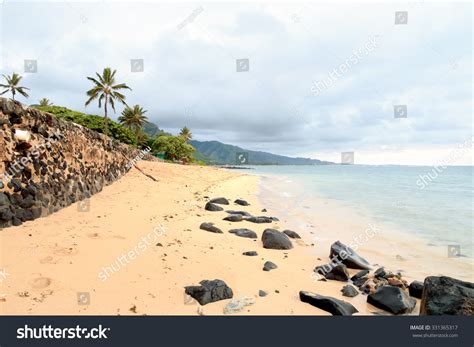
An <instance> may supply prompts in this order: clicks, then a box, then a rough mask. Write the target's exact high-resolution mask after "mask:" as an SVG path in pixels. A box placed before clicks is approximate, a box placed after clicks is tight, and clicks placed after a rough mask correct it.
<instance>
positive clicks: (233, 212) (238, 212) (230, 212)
mask: <svg viewBox="0 0 474 347" xmlns="http://www.w3.org/2000/svg"><path fill="white" fill-rule="evenodd" d="M226 212H227V213H228V214H240V215H241V216H244V217H252V215H251V214H250V213H248V212H246V211H234V210H227V211H226Z"/></svg>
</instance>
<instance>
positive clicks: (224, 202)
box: [209, 198, 229, 205]
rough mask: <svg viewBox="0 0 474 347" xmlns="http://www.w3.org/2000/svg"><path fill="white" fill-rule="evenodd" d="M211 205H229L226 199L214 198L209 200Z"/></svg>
mask: <svg viewBox="0 0 474 347" xmlns="http://www.w3.org/2000/svg"><path fill="white" fill-rule="evenodd" d="M209 202H210V203H211V204H219V205H229V200H227V199H226V198H214V199H211V200H209Z"/></svg>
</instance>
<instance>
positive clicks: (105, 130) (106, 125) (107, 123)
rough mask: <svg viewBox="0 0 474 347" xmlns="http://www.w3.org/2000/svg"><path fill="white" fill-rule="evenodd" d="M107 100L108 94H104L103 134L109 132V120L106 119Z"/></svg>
mask: <svg viewBox="0 0 474 347" xmlns="http://www.w3.org/2000/svg"><path fill="white" fill-rule="evenodd" d="M108 102H109V99H108V96H107V95H105V105H104V111H105V115H104V133H105V135H108V134H109V122H108V119H107V104H108Z"/></svg>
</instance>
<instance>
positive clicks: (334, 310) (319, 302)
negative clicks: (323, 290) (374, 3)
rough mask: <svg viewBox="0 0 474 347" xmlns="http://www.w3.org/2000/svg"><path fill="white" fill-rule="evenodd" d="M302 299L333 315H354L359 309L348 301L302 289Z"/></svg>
mask: <svg viewBox="0 0 474 347" xmlns="http://www.w3.org/2000/svg"><path fill="white" fill-rule="evenodd" d="M300 300H301V301H302V302H306V303H308V304H310V305H313V306H315V307H317V308H319V309H321V310H323V311H326V312H329V313H331V314H332V315H333V316H352V315H353V314H354V313H357V312H359V311H357V309H356V308H355V307H354V306H352V305H351V304H349V303H348V302H345V301H342V300H338V299H336V298H332V297H329V296H322V295H318V294H315V293H311V292H306V291H303V290H302V291H300Z"/></svg>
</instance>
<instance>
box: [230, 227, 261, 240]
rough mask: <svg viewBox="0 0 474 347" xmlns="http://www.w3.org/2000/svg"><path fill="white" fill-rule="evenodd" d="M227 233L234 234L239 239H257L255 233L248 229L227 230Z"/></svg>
mask: <svg viewBox="0 0 474 347" xmlns="http://www.w3.org/2000/svg"><path fill="white" fill-rule="evenodd" d="M229 233H231V234H235V235H237V236H240V237H247V238H249V239H256V238H257V233H256V232H255V231H253V230H250V229H245V228H242V229H231V230H229Z"/></svg>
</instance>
